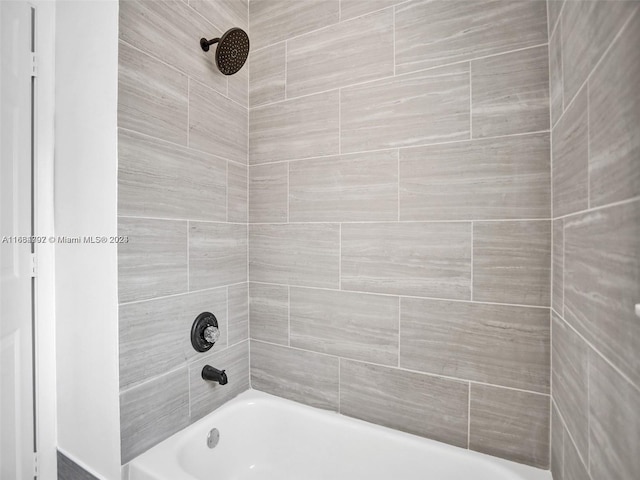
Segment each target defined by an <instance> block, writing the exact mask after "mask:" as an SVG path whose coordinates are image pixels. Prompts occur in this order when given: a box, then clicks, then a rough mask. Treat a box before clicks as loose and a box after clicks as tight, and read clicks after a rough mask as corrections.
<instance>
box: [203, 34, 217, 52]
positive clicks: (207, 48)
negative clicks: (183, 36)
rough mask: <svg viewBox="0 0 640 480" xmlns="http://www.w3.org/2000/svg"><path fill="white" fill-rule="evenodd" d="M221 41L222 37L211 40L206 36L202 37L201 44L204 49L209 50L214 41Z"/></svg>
mask: <svg viewBox="0 0 640 480" xmlns="http://www.w3.org/2000/svg"><path fill="white" fill-rule="evenodd" d="M219 41H220V37H216V38H212V39H211V40H207V39H206V38H201V39H200V46H201V47H202V50H204V51H205V52H208V51H209V47H210V46H211V45H213V44H214V43H218V42H219Z"/></svg>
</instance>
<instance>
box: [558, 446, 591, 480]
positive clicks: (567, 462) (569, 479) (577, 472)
mask: <svg viewBox="0 0 640 480" xmlns="http://www.w3.org/2000/svg"><path fill="white" fill-rule="evenodd" d="M563 478H564V479H566V480H588V479H589V478H590V477H589V473H588V472H587V467H585V465H584V463H582V459H581V458H580V455H578V450H576V446H575V445H574V443H573V441H572V440H571V437H570V436H569V435H567V436H566V441H565V445H564V472H563Z"/></svg>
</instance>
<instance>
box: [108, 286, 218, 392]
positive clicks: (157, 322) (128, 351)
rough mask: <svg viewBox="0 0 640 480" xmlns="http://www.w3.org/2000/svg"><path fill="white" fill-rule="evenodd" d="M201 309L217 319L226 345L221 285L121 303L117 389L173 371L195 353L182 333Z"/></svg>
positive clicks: (214, 347)
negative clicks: (204, 289) (169, 295)
mask: <svg viewBox="0 0 640 480" xmlns="http://www.w3.org/2000/svg"><path fill="white" fill-rule="evenodd" d="M202 312H211V313H213V314H214V315H215V316H216V318H217V319H218V325H219V327H220V330H221V332H222V336H221V338H220V340H219V341H218V342H216V344H215V345H214V346H213V349H214V350H215V351H217V350H220V349H221V348H225V347H226V346H227V291H226V289H224V288H219V289H216V290H207V291H203V292H196V293H188V294H184V295H177V296H171V297H167V298H159V299H154V300H149V301H146V302H137V303H130V304H127V305H121V306H120V309H119V316H118V318H119V322H118V329H119V337H120V341H119V356H120V389H126V388H129V387H131V386H133V385H137V384H139V383H141V382H144V381H147V380H150V379H152V378H153V377H155V376H158V375H162V374H164V373H166V372H168V371H171V370H174V369H176V368H178V367H179V366H181V365H185V364H186V362H187V361H189V360H191V359H194V358H195V357H196V356H197V353H196V351H195V350H194V349H193V346H192V345H191V340H190V338H189V335H188V334H186V332H189V331H190V330H191V325H192V324H193V321H194V320H195V318H196V317H197V316H198V315H199V314H200V313H202Z"/></svg>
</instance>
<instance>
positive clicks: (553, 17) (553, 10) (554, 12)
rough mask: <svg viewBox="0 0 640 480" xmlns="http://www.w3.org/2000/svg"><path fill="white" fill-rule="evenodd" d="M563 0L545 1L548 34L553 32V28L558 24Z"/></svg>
mask: <svg viewBox="0 0 640 480" xmlns="http://www.w3.org/2000/svg"><path fill="white" fill-rule="evenodd" d="M564 2H565V0H548V2H547V10H548V12H547V15H548V17H549V20H548V24H549V36H551V34H552V33H553V30H554V29H555V28H556V25H559V23H558V20H560V13H561V12H562V6H563V5H564Z"/></svg>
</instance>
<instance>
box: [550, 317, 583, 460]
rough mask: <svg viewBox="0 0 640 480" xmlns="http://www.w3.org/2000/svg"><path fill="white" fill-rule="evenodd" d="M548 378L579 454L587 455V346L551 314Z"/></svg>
mask: <svg viewBox="0 0 640 480" xmlns="http://www.w3.org/2000/svg"><path fill="white" fill-rule="evenodd" d="M552 328H553V335H552V358H553V365H552V369H551V379H552V380H551V381H552V382H553V398H554V401H555V403H556V405H557V406H558V411H559V412H560V414H561V415H562V418H564V421H565V422H566V427H567V430H569V433H570V434H571V437H572V438H573V441H574V442H576V445H577V447H578V449H579V450H580V453H581V454H582V456H583V457H584V458H585V459H586V458H588V457H589V440H588V428H589V427H588V426H589V418H588V417H589V405H588V403H587V402H588V399H587V393H588V382H589V378H588V370H587V369H588V367H589V365H588V354H589V352H588V347H587V344H586V343H584V341H583V340H582V339H581V338H580V337H579V336H578V335H577V334H576V333H575V332H574V331H573V330H571V328H569V326H568V325H567V324H566V323H565V322H564V321H563V320H562V319H561V318H559V317H558V316H557V315H555V314H554V315H553V327H552Z"/></svg>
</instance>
